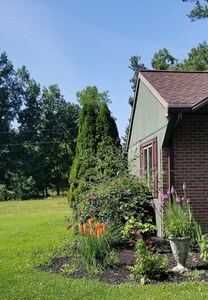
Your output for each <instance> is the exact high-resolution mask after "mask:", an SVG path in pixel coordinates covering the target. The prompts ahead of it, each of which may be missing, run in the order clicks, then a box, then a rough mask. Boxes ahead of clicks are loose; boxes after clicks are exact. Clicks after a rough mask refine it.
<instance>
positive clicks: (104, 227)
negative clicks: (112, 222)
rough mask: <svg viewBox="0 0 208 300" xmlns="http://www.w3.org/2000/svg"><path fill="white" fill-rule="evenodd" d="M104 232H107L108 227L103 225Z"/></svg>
mask: <svg viewBox="0 0 208 300" xmlns="http://www.w3.org/2000/svg"><path fill="white" fill-rule="evenodd" d="M103 232H106V225H105V224H103Z"/></svg>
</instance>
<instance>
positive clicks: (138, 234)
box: [132, 229, 142, 239]
mask: <svg viewBox="0 0 208 300" xmlns="http://www.w3.org/2000/svg"><path fill="white" fill-rule="evenodd" d="M132 232H133V233H134V234H135V235H136V237H138V238H139V239H142V235H141V233H140V232H139V231H138V230H135V229H133V230H132Z"/></svg>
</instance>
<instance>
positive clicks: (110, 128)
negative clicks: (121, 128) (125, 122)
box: [96, 101, 120, 147]
mask: <svg viewBox="0 0 208 300" xmlns="http://www.w3.org/2000/svg"><path fill="white" fill-rule="evenodd" d="M104 140H105V141H107V140H108V141H112V143H113V144H115V145H116V146H117V147H119V146H120V139H119V133H118V128H117V125H116V122H115V119H114V118H113V117H112V115H111V112H110V110H109V108H108V105H107V103H106V102H104V101H103V102H101V104H100V111H99V113H98V116H97V119H96V142H97V144H98V143H100V142H102V141H104Z"/></svg>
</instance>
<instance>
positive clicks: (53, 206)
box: [0, 198, 208, 300]
mask: <svg viewBox="0 0 208 300" xmlns="http://www.w3.org/2000/svg"><path fill="white" fill-rule="evenodd" d="M68 215H69V208H68V205H67V203H66V200H65V199H64V198H52V199H48V200H30V201H12V202H0V300H10V299H11V300H23V299H25V300H26V299H27V300H30V299H40V300H43V299H57V300H59V299H65V300H68V299H69V300H82V299H83V300H88V299H89V300H101V299H102V300H117V299H118V300H122V299H128V300H136V299H143V300H145V299H148V300H151V299H168V300H171V299H183V300H184V299H194V300H195V299H196V300H198V299H203V300H205V299H208V285H207V284H204V283H201V282H197V283H186V284H182V285H179V284H178V285H161V286H159V285H155V286H148V285H147V286H139V285H121V286H111V285H105V284H102V283H100V282H98V281H95V280H84V279H83V280H73V279H70V278H66V277H63V276H62V275H54V274H50V273H44V272H41V271H37V270H36V269H35V267H36V266H38V265H39V264H41V263H46V262H49V261H50V259H51V258H52V257H53V255H54V254H55V253H60V250H59V249H60V247H61V246H63V245H65V244H66V241H68V242H69V243H70V240H72V239H73V233H72V231H66V222H65V216H68ZM62 254H63V253H62Z"/></svg>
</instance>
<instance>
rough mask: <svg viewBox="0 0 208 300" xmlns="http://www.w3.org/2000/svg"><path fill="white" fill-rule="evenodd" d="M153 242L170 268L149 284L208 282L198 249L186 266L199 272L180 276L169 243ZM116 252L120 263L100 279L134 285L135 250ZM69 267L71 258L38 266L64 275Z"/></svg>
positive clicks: (76, 272) (79, 275)
mask: <svg viewBox="0 0 208 300" xmlns="http://www.w3.org/2000/svg"><path fill="white" fill-rule="evenodd" d="M153 241H154V242H153V245H154V247H155V248H154V249H155V252H157V253H159V254H160V255H161V256H164V255H166V256H167V257H168V261H169V266H168V271H167V272H166V273H164V274H163V275H162V276H161V277H160V278H154V279H151V280H150V281H149V282H148V284H158V283H159V284H163V283H181V282H184V281H189V280H194V281H201V282H205V281H207V282H208V265H207V264H205V263H204V262H203V261H202V260H201V259H200V255H199V252H198V249H197V248H195V247H192V249H191V252H190V253H189V256H188V259H187V264H186V265H187V268H188V269H190V271H193V270H196V271H197V270H198V272H195V273H194V272H186V273H183V274H180V273H175V272H171V268H173V267H174V266H175V261H174V258H173V255H172V253H171V250H170V246H169V242H168V241H165V240H161V239H158V238H153ZM116 252H117V254H118V257H119V262H118V263H117V264H115V265H114V266H112V267H111V268H108V269H106V270H105V271H103V272H102V273H100V274H99V275H98V279H99V280H100V281H102V282H104V283H107V284H121V283H134V281H133V279H132V278H133V277H132V271H131V270H130V269H129V266H133V265H134V263H135V257H134V250H133V249H132V248H131V247H125V246H124V245H120V246H118V247H117V249H116ZM68 266H70V258H69V257H66V258H54V259H53V260H52V261H51V263H50V264H48V265H41V266H38V267H37V269H38V270H41V271H45V272H52V273H63V269H67V267H68ZM63 274H64V275H65V276H68V277H71V278H83V277H85V278H88V277H89V274H88V273H87V272H86V271H85V270H84V269H76V270H74V271H73V272H71V273H70V274H67V272H65V273H63Z"/></svg>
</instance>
